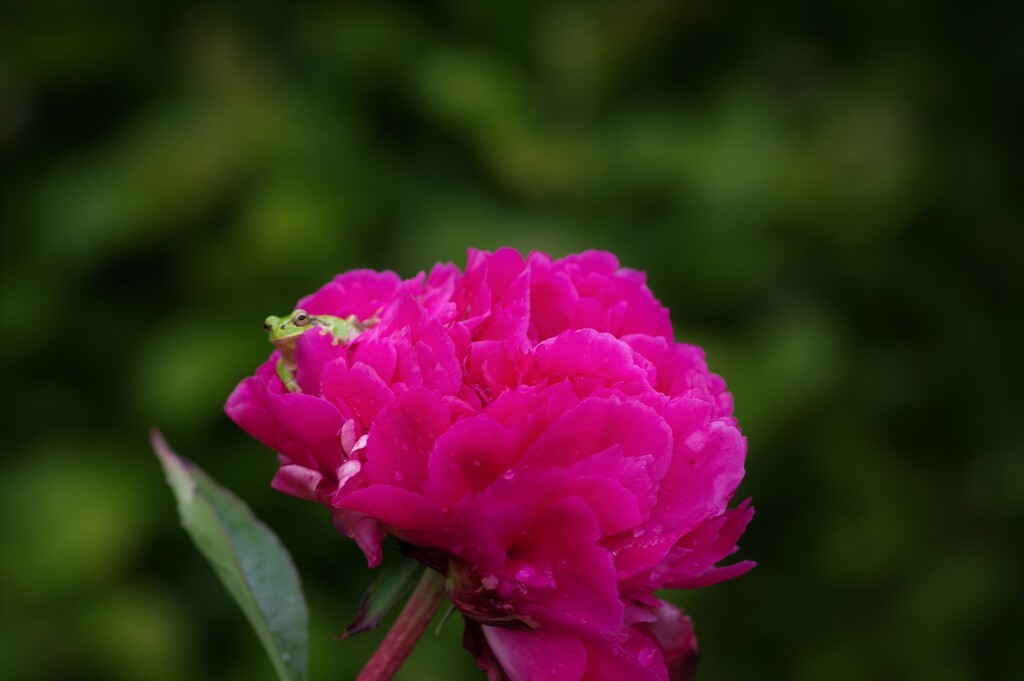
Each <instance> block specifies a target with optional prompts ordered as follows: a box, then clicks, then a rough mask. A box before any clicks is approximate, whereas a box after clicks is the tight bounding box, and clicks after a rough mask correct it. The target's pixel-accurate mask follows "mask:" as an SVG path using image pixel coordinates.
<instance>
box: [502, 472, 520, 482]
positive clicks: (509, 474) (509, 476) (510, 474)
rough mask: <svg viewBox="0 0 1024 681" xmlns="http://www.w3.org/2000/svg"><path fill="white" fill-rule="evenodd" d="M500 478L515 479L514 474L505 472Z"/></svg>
mask: <svg viewBox="0 0 1024 681" xmlns="http://www.w3.org/2000/svg"><path fill="white" fill-rule="evenodd" d="M501 477H503V478H505V479H506V480H511V479H512V478H514V477H516V474H515V473H513V472H512V471H505V474H504V475H503V476H501Z"/></svg>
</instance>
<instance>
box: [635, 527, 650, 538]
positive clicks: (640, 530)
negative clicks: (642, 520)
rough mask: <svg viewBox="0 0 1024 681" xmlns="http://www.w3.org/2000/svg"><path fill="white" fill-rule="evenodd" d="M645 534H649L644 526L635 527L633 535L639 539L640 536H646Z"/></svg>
mask: <svg viewBox="0 0 1024 681" xmlns="http://www.w3.org/2000/svg"><path fill="white" fill-rule="evenodd" d="M645 534H647V530H645V529H644V528H642V527H637V528H635V529H634V530H633V536H634V537H636V538H637V539H639V538H640V537H642V536H644V535H645Z"/></svg>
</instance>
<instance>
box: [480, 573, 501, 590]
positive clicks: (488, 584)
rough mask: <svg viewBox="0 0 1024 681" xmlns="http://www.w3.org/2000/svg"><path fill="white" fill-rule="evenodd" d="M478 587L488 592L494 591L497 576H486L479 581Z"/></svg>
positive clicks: (496, 584)
mask: <svg viewBox="0 0 1024 681" xmlns="http://www.w3.org/2000/svg"><path fill="white" fill-rule="evenodd" d="M480 586H482V587H483V588H485V589H487V590H488V591H494V589H495V587H497V586H498V577H497V575H487V576H485V577H484V578H483V579H481V580H480Z"/></svg>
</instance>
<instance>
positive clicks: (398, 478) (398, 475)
mask: <svg viewBox="0 0 1024 681" xmlns="http://www.w3.org/2000/svg"><path fill="white" fill-rule="evenodd" d="M391 477H393V478H394V479H395V482H402V478H404V477H405V476H404V475H402V471H395V474H394V475H392V476H391Z"/></svg>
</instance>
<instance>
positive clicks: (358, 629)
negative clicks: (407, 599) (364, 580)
mask: <svg viewBox="0 0 1024 681" xmlns="http://www.w3.org/2000/svg"><path fill="white" fill-rule="evenodd" d="M427 569H429V568H427ZM423 570H424V567H423V563H421V562H419V561H418V560H416V559H414V558H410V557H408V556H400V557H399V559H398V562H395V563H392V564H391V565H389V566H388V567H387V569H385V570H384V572H383V573H381V575H380V576H379V577H377V579H375V580H373V582H372V583H371V584H370V586H369V587H367V589H366V593H364V594H363V600H362V601H361V602H360V603H359V612H357V613H356V616H355V619H353V620H352V624H350V625H348V626H347V627H345V632H344V633H343V634H341V635H340V636H338V637H337V638H339V639H345V638H348V637H349V636H355V635H356V634H361V633H363V632H364V631H370V630H371V629H376V628H377V627H379V626H380V622H381V620H382V619H384V616H385V615H386V614H388V611H389V610H391V608H392V607H394V605H395V604H396V603H398V602H399V601H400V600H402V597H403V596H405V595H406V594H407V593H408V592H409V590H410V589H411V588H412V587H413V585H414V584H416V581H417V580H418V579H419V578H420V576H421V575H422V574H423Z"/></svg>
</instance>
